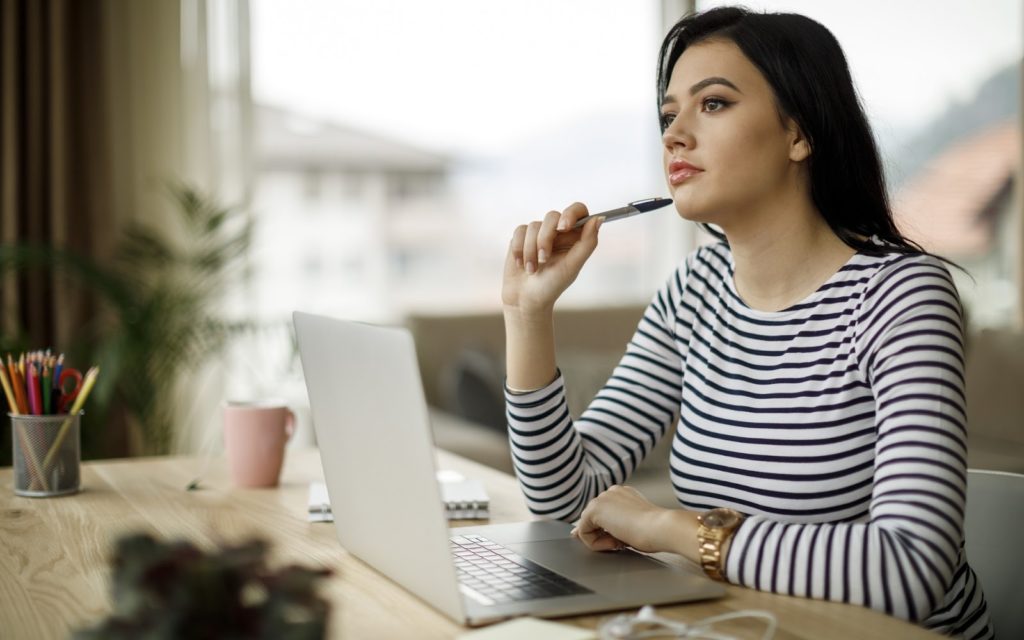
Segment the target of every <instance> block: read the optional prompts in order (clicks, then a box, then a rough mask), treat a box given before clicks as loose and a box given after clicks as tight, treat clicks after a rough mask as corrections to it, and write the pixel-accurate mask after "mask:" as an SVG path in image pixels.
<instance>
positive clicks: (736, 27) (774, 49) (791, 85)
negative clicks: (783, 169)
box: [658, 7, 928, 255]
mask: <svg viewBox="0 0 1024 640" xmlns="http://www.w3.org/2000/svg"><path fill="white" fill-rule="evenodd" d="M709 39H715V40H729V41H731V42H733V43H735V44H736V46H738V47H739V48H740V50H741V51H742V52H743V54H744V55H745V56H746V57H747V58H748V59H749V60H750V61H751V62H752V63H753V64H754V65H755V66H756V67H757V68H758V69H759V70H760V71H761V74H762V75H763V76H764V77H765V79H766V80H767V81H768V84H769V85H771V87H772V90H773V92H774V94H775V99H776V104H777V107H778V109H779V112H780V114H781V115H782V116H783V117H784V118H785V117H789V118H792V119H793V120H794V121H795V122H796V124H797V126H799V127H800V130H801V131H802V132H803V134H804V136H805V137H806V138H807V140H808V142H809V143H810V146H811V155H810V157H809V158H808V162H809V167H808V168H809V170H810V182H811V199H812V201H813V202H814V206H815V207H817V209H818V211H820V212H821V215H822V216H823V217H824V218H825V221H826V222H827V223H828V225H829V227H831V228H832V231H833V232H835V234H836V235H837V236H839V238H840V239H841V240H842V241H843V242H845V243H846V244H847V245H849V246H850V247H852V248H853V249H856V250H857V251H860V252H863V253H866V254H869V255H880V254H884V253H928V252H926V251H925V250H924V249H922V248H921V246H920V245H918V244H917V243H916V242H914V241H912V240H909V239H907V238H906V237H904V236H903V234H902V233H901V232H900V231H899V229H897V227H896V223H895V222H894V221H893V217H892V209H891V208H890V206H889V197H888V194H887V192H886V186H885V174H884V173H883V171H882V162H881V159H880V158H879V155H878V147H877V146H876V144H875V139H874V136H873V135H872V133H871V127H870V125H868V120H867V116H865V114H864V109H863V108H862V106H861V104H860V100H859V98H858V97H857V92H856V90H855V89H854V87H853V78H851V77H850V69H849V66H848V65H847V63H846V56H845V55H843V50H842V48H841V47H840V46H839V42H838V41H837V40H836V39H835V36H833V35H832V33H831V32H830V31H829V30H828V29H826V28H825V27H824V26H823V25H821V24H820V23H818V22H815V21H814V20H811V19H810V18H807V17H805V16H801V15H797V14H793V13H755V12H752V11H748V10H746V9H742V8H737V7H722V8H718V9H711V10H709V11H706V12H703V13H695V14H690V15H687V16H684V17H683V18H682V19H681V20H680V21H679V22H677V23H676V24H675V26H674V27H672V30H671V31H669V33H668V35H667V36H666V37H665V41H664V42H663V43H662V45H661V54H660V56H659V61H658V112H659V113H658V115H659V117H660V115H661V101H662V99H663V98H664V96H665V90H666V88H667V87H668V82H669V77H670V76H671V75H672V69H673V67H674V66H675V64H676V61H677V60H678V59H679V56H681V55H682V54H683V52H684V51H685V50H686V49H687V48H688V47H690V46H692V45H694V44H697V43H699V42H702V41H705V40H709ZM704 228H705V229H707V230H708V231H709V232H710V233H711V234H712V235H714V236H716V237H717V238H719V239H720V240H723V241H724V240H725V236H724V234H722V233H721V231H718V230H716V229H714V228H712V227H710V226H708V225H704ZM872 236H875V237H877V238H878V239H879V240H881V241H882V242H883V243H884V245H887V246H879V245H878V244H877V243H875V242H874V241H872V239H871V237H872Z"/></svg>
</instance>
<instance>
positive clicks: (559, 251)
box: [501, 202, 602, 313]
mask: <svg viewBox="0 0 1024 640" xmlns="http://www.w3.org/2000/svg"><path fill="white" fill-rule="evenodd" d="M586 215H588V212H587V207H586V206H585V205H583V204H580V203H579V202H577V203H574V204H572V205H569V206H568V207H567V208H566V209H565V210H564V211H562V212H561V213H559V212H558V211H549V212H548V214H547V215H546V216H544V219H543V220H535V221H534V222H531V223H529V224H525V225H520V226H519V227H517V228H516V230H515V233H513V234H512V242H511V244H510V245H509V248H508V255H507V256H505V275H504V281H503V283H502V289H501V301H502V304H503V305H504V307H505V309H506V310H511V309H514V310H517V311H519V312H520V313H535V312H550V311H551V310H552V309H553V308H554V305H555V301H556V300H557V299H558V297H559V296H560V295H562V292H563V291H565V290H566V289H568V288H569V285H571V284H572V283H573V281H575V280H576V276H578V275H579V273H580V269H582V268H583V264H584V263H585V262H586V261H587V259H588V258H589V257H590V255H591V254H592V253H594V249H595V248H596V247H597V230H598V227H600V226H601V221H602V219H601V218H594V219H593V220H588V221H587V223H586V224H585V225H584V226H583V228H582V229H573V228H572V227H573V225H575V224H576V222H577V221H578V220H579V219H580V218H583V217H584V216H586Z"/></svg>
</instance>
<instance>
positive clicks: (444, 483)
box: [309, 470, 490, 522]
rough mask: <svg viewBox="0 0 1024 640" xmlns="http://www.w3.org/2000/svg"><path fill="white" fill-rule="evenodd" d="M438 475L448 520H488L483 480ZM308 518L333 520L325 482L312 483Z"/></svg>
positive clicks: (449, 474) (446, 473)
mask: <svg viewBox="0 0 1024 640" xmlns="http://www.w3.org/2000/svg"><path fill="white" fill-rule="evenodd" d="M437 477H438V483H439V484H440V486H441V499H442V500H443V501H444V506H445V515H447V517H448V519H449V520H486V519H487V518H489V517H490V498H489V497H488V496H487V490H486V489H484V485H483V483H482V482H480V481H479V480H473V479H467V478H464V477H462V475H461V474H459V473H458V472H454V471H447V470H442V471H438V472H437ZM309 521H310V522H334V514H332V513H331V500H330V498H329V497H328V495H327V485H326V484H324V483H323V482H311V483H309Z"/></svg>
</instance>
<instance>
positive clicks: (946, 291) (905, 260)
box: [864, 253, 959, 307]
mask: <svg viewBox="0 0 1024 640" xmlns="http://www.w3.org/2000/svg"><path fill="white" fill-rule="evenodd" d="M864 258H865V260H864V263H865V264H866V265H867V267H868V269H867V279H866V283H865V284H866V286H865V289H864V298H865V301H866V302H868V303H874V304H881V303H883V302H885V301H894V300H897V299H899V300H902V301H903V302H904V303H913V302H917V301H921V300H925V301H927V300H946V301H955V302H956V306H957V307H959V294H958V293H957V290H956V284H954V282H953V276H952V274H951V273H950V272H949V269H948V268H947V267H946V264H945V263H944V262H942V260H940V259H938V258H936V257H935V256H931V255H928V254H922V253H911V254H899V253H889V254H884V255H881V256H864Z"/></svg>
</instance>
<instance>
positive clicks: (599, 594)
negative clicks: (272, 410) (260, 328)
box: [293, 312, 725, 625]
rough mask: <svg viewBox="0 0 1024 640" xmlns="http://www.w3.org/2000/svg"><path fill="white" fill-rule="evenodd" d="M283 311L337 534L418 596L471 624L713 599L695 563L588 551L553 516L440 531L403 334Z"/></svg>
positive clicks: (716, 589)
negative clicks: (294, 342) (291, 329)
mask: <svg viewBox="0 0 1024 640" xmlns="http://www.w3.org/2000/svg"><path fill="white" fill-rule="evenodd" d="M293 318H294V321H295V333H296V336H297V338H298V343H299V355H300V357H301V359H302V370H303V375H304V376H305V378H306V389H307V391H308V392H309V402H310V409H311V412H312V416H313V428H314V429H315V430H316V439H317V442H318V443H319V446H320V459H321V462H322V466H323V473H324V481H325V482H326V484H327V491H328V493H329V494H330V504H331V509H332V510H333V511H334V512H335V513H336V514H337V516H338V517H337V519H336V520H335V522H334V530H335V534H336V535H337V537H338V541H339V542H340V543H341V546H342V547H344V548H345V550H346V551H347V552H349V553H351V554H352V555H353V556H355V557H357V558H359V559H360V560H362V561H363V562H365V563H367V564H368V565H370V566H372V567H373V568H374V569H376V570H377V571H378V572H380V573H381V574H383V575H384V576H386V577H388V578H390V579H392V580H394V581H395V582H397V583H398V584H399V585H401V586H402V587H404V588H405V589H406V590H408V591H409V592H410V593H412V594H414V595H415V596H417V597H419V598H420V599H422V600H423V601H424V602H426V603H427V604H429V605H431V606H433V607H434V608H436V609H437V610H438V611H440V612H442V613H444V614H445V615H447V616H448V617H450V618H451V619H453V620H455V621H457V622H459V623H462V624H469V625H480V624H487V623H489V622H496V621H498V620H502V619H504V618H510V617H516V616H522V615H530V616H534V617H559V616H567V615H576V614H582V613H593V612H596V611H609V610H614V609H631V608H635V607H639V606H640V605H643V604H664V603H669V602H685V601H690V600H699V599H704V598H714V597H720V596H722V595H724V594H725V589H724V588H723V587H722V586H721V585H719V584H717V583H714V582H712V581H711V580H710V579H708V578H707V577H706V576H704V575H703V574H702V573H701V571H700V568H699V567H696V566H686V567H682V566H673V565H669V564H665V563H663V562H660V561H658V560H657V559H655V558H652V557H650V556H645V555H642V554H639V553H636V552H633V551H630V550H623V551H619V552H615V553H596V552H593V551H589V550H588V549H586V548H585V547H584V546H583V545H582V544H580V542H579V541H578V540H575V539H573V538H572V536H571V535H570V530H571V528H572V527H571V525H570V524H568V523H566V522H559V521H555V520H543V519H541V520H528V521H524V522H510V523H504V524H487V525H474V526H468V527H458V528H453V529H449V527H448V526H447V523H448V521H447V520H445V515H444V507H443V504H442V501H441V489H440V487H439V485H438V482H437V480H436V478H437V468H436V466H435V455H434V443H433V440H432V430H431V428H430V416H429V413H428V411H427V404H426V397H425V395H424V393H423V383H422V381H421V380H420V373H419V367H418V366H417V364H416V347H415V344H414V343H413V339H412V334H410V333H409V331H408V330H406V329H401V328H387V327H377V326H372V325H367V324H360V323H357V322H347V321H342V320H335V319H332V318H327V317H324V316H316V315H312V314H308V313H301V312H295V313H294V314H293ZM411 532H414V533H415V535H410V533H411Z"/></svg>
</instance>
